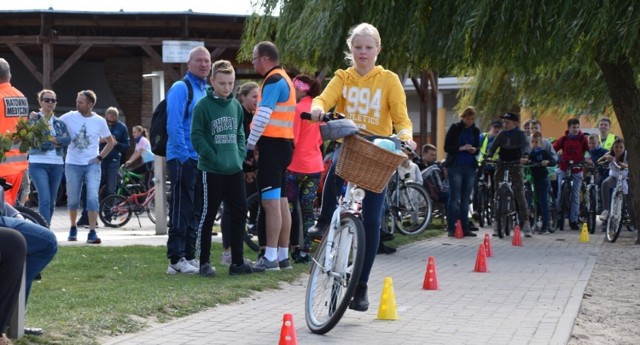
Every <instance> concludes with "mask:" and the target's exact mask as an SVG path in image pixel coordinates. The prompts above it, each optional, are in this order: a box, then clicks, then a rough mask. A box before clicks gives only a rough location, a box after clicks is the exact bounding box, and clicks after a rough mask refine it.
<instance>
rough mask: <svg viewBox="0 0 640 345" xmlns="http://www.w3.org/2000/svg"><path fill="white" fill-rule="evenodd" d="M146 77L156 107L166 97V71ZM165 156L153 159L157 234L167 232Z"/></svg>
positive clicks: (156, 72)
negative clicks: (149, 80)
mask: <svg viewBox="0 0 640 345" xmlns="http://www.w3.org/2000/svg"><path fill="white" fill-rule="evenodd" d="M142 77H143V78H144V79H151V83H152V84H151V88H152V102H153V109H155V108H156V106H157V105H158V103H160V101H162V100H163V99H164V72H163V71H153V72H151V74H143V75H142ZM165 166H166V164H165V158H164V157H161V156H157V155H156V156H155V159H154V161H153V168H154V175H155V178H154V182H155V187H156V197H155V202H156V235H166V234H167V212H168V211H169V210H168V208H165V207H163V205H167V193H166V185H165V178H164V177H165V175H166V169H165Z"/></svg>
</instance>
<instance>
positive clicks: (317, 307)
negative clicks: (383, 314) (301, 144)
mask: <svg viewBox="0 0 640 345" xmlns="http://www.w3.org/2000/svg"><path fill="white" fill-rule="evenodd" d="M302 117H303V119H309V118H310V114H309V113H303V114H302ZM324 120H325V121H326V122H328V123H327V125H325V126H322V127H326V126H329V125H330V124H332V122H331V121H330V120H331V115H325V119H324ZM338 121H340V120H338ZM342 121H346V122H342V123H349V122H350V123H351V125H352V126H353V128H354V131H353V132H351V133H349V134H347V135H346V136H345V137H344V143H343V145H342V153H341V156H340V160H339V162H338V165H337V169H336V173H337V174H338V175H339V176H341V177H342V178H344V179H345V180H346V181H348V183H347V191H346V193H345V194H344V196H343V197H342V199H341V200H340V202H339V204H338V206H337V207H336V209H335V211H334V213H333V215H332V218H331V223H330V225H329V228H328V230H327V231H326V232H325V234H324V236H323V238H322V241H321V242H320V244H319V245H318V247H317V250H316V253H315V256H314V258H313V261H312V265H311V270H310V274H309V282H308V284H307V290H306V293H305V320H306V323H307V327H308V328H309V329H310V330H311V332H313V333H316V334H324V333H327V332H329V331H330V330H331V329H332V328H333V327H335V325H336V324H337V323H338V321H340V319H341V318H342V315H343V314H344V312H345V311H346V309H347V307H348V306H349V303H350V302H351V299H352V298H353V295H354V293H355V291H356V287H357V285H358V283H359V279H360V273H361V271H362V267H363V265H364V248H365V241H364V236H365V233H364V227H363V225H362V219H361V217H362V215H361V213H360V208H359V203H360V202H361V201H362V200H363V199H364V196H365V190H364V189H363V188H367V189H368V190H373V191H376V192H382V191H383V190H384V188H385V186H386V184H387V183H388V180H389V179H390V178H391V175H392V174H393V172H394V171H395V169H396V168H397V167H398V166H399V165H400V164H401V163H402V161H403V160H404V159H405V157H404V156H402V155H397V154H395V153H392V152H390V151H386V150H384V149H382V148H380V147H377V146H375V145H373V144H372V143H371V142H369V141H367V140H366V139H364V138H362V137H361V136H359V135H356V134H355V132H357V127H355V124H354V123H353V122H352V121H350V120H342ZM334 122H336V123H337V121H334ZM324 133H325V132H323V134H324ZM343 136H344V135H343ZM323 139H329V140H335V139H337V137H333V138H327V137H326V135H323ZM381 160H382V161H383V162H385V163H386V165H385V167H384V168H381V169H372V168H371V166H372V163H374V162H379V161H381ZM358 186H359V187H358Z"/></svg>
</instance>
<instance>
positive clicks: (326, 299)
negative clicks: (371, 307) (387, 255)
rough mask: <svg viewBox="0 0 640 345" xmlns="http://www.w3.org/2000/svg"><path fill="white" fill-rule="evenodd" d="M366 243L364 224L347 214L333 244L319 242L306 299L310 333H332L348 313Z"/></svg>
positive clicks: (343, 216) (324, 239) (306, 315)
mask: <svg viewBox="0 0 640 345" xmlns="http://www.w3.org/2000/svg"><path fill="white" fill-rule="evenodd" d="M364 243H365V242H364V227H363V226H362V222H361V221H360V219H358V218H357V217H356V216H354V215H352V214H347V213H345V214H342V215H341V217H340V226H339V227H338V228H337V229H336V230H335V234H334V236H333V240H332V241H330V240H329V239H328V236H325V237H324V238H323V239H322V242H320V245H319V246H318V249H317V251H316V255H315V257H314V258H313V263H312V266H311V272H310V274H309V283H308V284H307V291H306V295H305V319H306V321H307V327H309V329H310V330H311V332H313V333H316V334H324V333H327V332H329V331H330V330H331V329H332V328H333V327H335V325H336V324H337V323H338V321H340V318H342V315H343V314H344V312H345V311H346V310H347V307H348V306H349V303H350V302H351V298H352V297H353V294H354V293H355V290H356V287H357V285H358V281H359V279H360V273H361V272H362V265H363V264H364ZM327 254H328V255H329V256H328V257H327V256H326V255H327Z"/></svg>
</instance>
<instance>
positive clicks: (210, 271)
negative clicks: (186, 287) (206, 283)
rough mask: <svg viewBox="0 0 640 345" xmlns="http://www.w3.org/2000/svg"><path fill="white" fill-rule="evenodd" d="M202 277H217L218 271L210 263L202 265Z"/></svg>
mask: <svg viewBox="0 0 640 345" xmlns="http://www.w3.org/2000/svg"><path fill="white" fill-rule="evenodd" d="M200 276H201V277H205V278H213V277H215V276H216V269H215V268H214V267H213V266H211V264H210V263H208V262H207V263H204V264H202V265H200Z"/></svg>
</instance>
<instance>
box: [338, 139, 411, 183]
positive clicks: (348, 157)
mask: <svg viewBox="0 0 640 345" xmlns="http://www.w3.org/2000/svg"><path fill="white" fill-rule="evenodd" d="M406 158H407V157H406V156H404V155H399V154H396V153H393V152H391V151H389V150H385V149H383V148H381V147H378V146H376V145H374V144H373V143H372V142H370V141H368V140H366V139H364V138H363V137H361V136H359V135H350V136H348V137H346V138H344V143H343V145H342V153H341V154H340V158H339V159H338V165H337V167H336V173H337V174H338V176H340V177H342V178H343V179H345V180H347V181H350V182H353V183H355V184H356V185H358V186H360V187H362V188H364V189H366V190H370V191H372V192H376V193H382V191H383V190H384V188H385V187H386V185H387V183H388V182H389V179H391V176H393V173H394V172H395V171H396V168H397V167H398V166H400V164H401V163H402V162H403V161H404V160H405V159H406Z"/></svg>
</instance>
